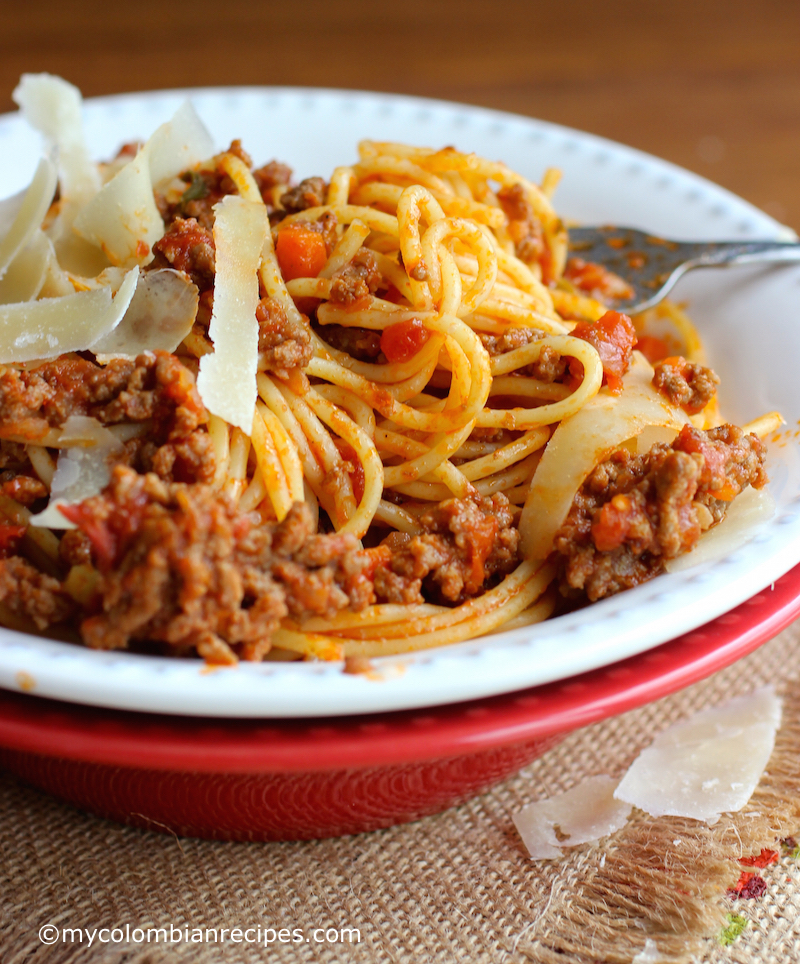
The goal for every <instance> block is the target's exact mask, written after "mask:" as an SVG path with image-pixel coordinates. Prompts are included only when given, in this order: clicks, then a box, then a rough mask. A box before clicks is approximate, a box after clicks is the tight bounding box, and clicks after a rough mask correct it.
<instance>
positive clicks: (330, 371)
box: [0, 78, 779, 662]
mask: <svg viewBox="0 0 800 964" xmlns="http://www.w3.org/2000/svg"><path fill="white" fill-rule="evenodd" d="M51 80H52V78H51ZM59 83H62V82H59ZM24 86H25V85H24V84H23V87H22V88H21V91H22V94H21V95H20V98H21V103H22V104H23V108H25V107H26V105H28V113H29V114H32V113H33V112H32V111H31V110H30V106H29V105H30V99H31V96H33V95H32V94H31V93H30V89H29V90H28V93H25V90H24V89H23V88H24ZM29 88H30V82H29ZM181 123H184V124H187V123H188V124H189V125H191V124H193V123H194V121H192V120H191V118H189V120H188V121H187V120H186V117H183V119H182V121H181ZM176 124H177V120H176V121H173V125H176ZM165 130H166V133H164V131H165ZM160 131H161V133H159V132H156V135H154V136H153V138H151V141H149V142H148V143H147V144H146V145H144V147H141V148H138V149H136V148H134V149H125V150H124V151H123V152H122V153H121V155H120V157H119V158H117V159H116V160H115V161H114V162H112V163H111V164H110V165H107V166H106V167H105V168H101V179H100V180H101V181H102V182H103V183H104V186H100V182H97V183H94V182H91V177H90V175H89V174H88V173H86V172H85V171H84V175H85V176H84V183H93V187H90V188H89V189H87V190H86V191H85V192H84V196H83V197H80V198H75V197H71V196H70V190H69V182H68V178H67V176H66V175H67V173H68V172H67V170H66V169H65V166H64V163H65V162H64V158H63V157H62V164H61V169H60V171H59V177H60V183H61V198H60V200H58V201H56V202H55V203H54V204H53V205H52V206H51V207H50V210H49V213H48V214H47V215H46V217H45V219H44V221H43V222H41V223H39V222H37V223H36V224H34V225H33V229H35V230H33V229H32V231H29V238H28V240H27V242H26V243H27V245H28V247H27V248H24V250H26V251H27V250H28V249H29V248H30V247H31V245H32V244H33V243H34V240H32V239H35V241H36V243H38V244H39V246H40V250H41V251H42V252H43V253H42V256H41V259H40V261H41V264H39V266H38V268H36V270H38V271H39V274H40V275H41V283H40V284H39V285H38V288H37V289H36V291H35V292H34V294H33V295H32V296H31V297H30V298H29V299H27V305H28V307H29V308H30V306H31V305H34V306H41V305H45V304H46V302H47V301H48V299H53V298H60V299H61V302H62V303H63V304H65V305H66V304H67V300H68V298H69V297H70V293H71V292H77V293H79V294H81V293H82V296H89V295H91V296H92V297H94V298H95V302H97V304H98V305H100V302H99V297H100V296H101V295H103V294H104V293H105V292H114V293H115V297H114V299H113V301H110V302H109V303H108V304H107V303H103V305H102V306H100V307H98V308H97V309H96V310H97V312H98V318H100V317H101V314H102V312H105V315H102V318H101V321H102V324H101V321H98V322H97V325H98V328H101V327H102V326H103V325H105V328H106V329H109V331H110V334H109V333H107V332H106V331H105V330H104V331H101V333H100V335H99V336H98V335H97V333H96V332H95V333H93V334H91V336H90V335H88V334H87V335H86V338H85V344H78V343H74V344H73V343H70V346H69V347H68V348H65V350H64V351H59V350H56V351H54V352H50V353H49V354H48V353H45V354H42V353H41V351H39V352H38V353H34V354H33V355H30V356H24V354H19V353H17V354H15V349H14V347H13V345H12V346H11V348H5V347H4V348H3V351H4V352H5V358H4V361H5V362H6V364H5V366H4V368H3V370H2V373H0V440H2V445H3V459H4V468H5V469H6V471H5V472H4V479H5V481H4V482H3V495H2V496H1V497H0V512H2V514H3V518H4V525H3V526H2V527H0V528H2V546H3V555H4V556H5V558H3V559H0V622H3V623H4V624H5V625H7V626H10V627H12V628H17V629H27V630H29V631H42V630H47V631H51V632H62V633H63V632H64V631H66V630H65V627H66V628H67V629H68V628H69V627H74V628H76V629H77V630H78V632H79V633H80V635H81V636H82V638H83V640H84V641H85V642H86V643H88V644H89V645H92V646H99V647H119V646H127V645H131V644H137V645H138V644H152V643H157V644H165V645H166V646H167V649H168V651H170V652H178V653H185V652H198V653H200V654H201V655H202V656H204V657H205V658H206V659H209V660H211V661H215V662H231V661H234V660H235V659H236V658H245V659H262V658H265V657H266V658H270V656H276V655H277V656H279V657H280V658H285V656H286V655H287V654H288V653H295V654H301V655H303V656H305V657H316V658H323V659H338V658H343V657H361V656H376V655H384V654H392V653H398V652H407V651H412V650H419V649H423V648H427V647H432V646H441V645H445V644H449V643H455V642H458V641H461V640H465V639H468V638H472V637H475V636H479V635H483V634H486V633H492V632H496V631H498V630H502V629H503V628H510V627H520V626H524V625H528V624H530V623H533V622H537V621H540V620H543V619H546V618H548V617H549V616H550V615H552V614H553V613H554V611H556V609H557V607H558V606H559V605H561V603H560V602H559V600H563V599H570V598H572V599H576V598H577V599H580V598H584V599H585V598H586V597H587V596H588V598H589V599H596V598H600V597H602V596H604V595H608V594H609V593H611V592H616V591H619V590H620V589H624V588H626V587H627V586H629V585H636V584H637V583H639V582H642V581H644V580H645V579H647V578H650V577H651V576H653V575H656V574H657V573H658V572H660V571H662V568H663V562H664V560H666V559H669V558H672V557H673V556H675V555H677V554H680V553H683V552H686V551H689V550H690V549H691V548H692V546H693V545H694V544H695V543H696V541H697V539H698V538H699V537H700V535H701V533H702V531H704V530H705V529H707V528H709V527H710V526H711V525H714V524H716V523H717V522H719V521H720V520H721V519H722V518H723V516H724V514H725V507H726V506H727V504H728V503H729V502H730V501H731V500H732V499H733V498H734V497H735V496H736V495H738V493H739V492H740V491H741V490H742V489H744V488H745V487H747V486H748V485H752V486H754V487H761V486H763V484H764V482H765V481H766V476H765V475H764V473H763V468H762V463H763V458H764V449H763V445H762V444H761V443H760V442H759V440H758V438H757V437H756V436H755V435H748V434H747V432H746V429H745V431H744V432H743V431H742V430H739V429H735V428H734V427H733V426H724V425H723V424H722V419H721V418H720V416H719V412H718V408H717V403H716V394H715V389H716V377H715V376H714V375H713V373H711V372H710V370H708V369H706V368H705V367H704V364H703V362H704V359H703V357H702V347H701V345H700V341H699V339H698V337H697V334H696V332H695V330H694V328H693V327H692V325H691V323H690V322H689V321H688V319H687V318H686V316H685V315H684V314H683V312H682V311H680V309H678V308H677V307H675V306H670V305H665V306H663V307H662V308H660V309H656V310H653V311H651V312H649V313H648V314H647V315H646V316H642V317H640V318H637V319H635V323H632V322H631V320H630V319H628V318H626V317H625V316H624V315H620V314H618V313H616V312H614V311H611V310H608V306H607V305H606V304H604V303H603V301H604V298H605V297H606V296H608V294H609V291H610V290H613V284H611V282H613V281H614V279H613V278H610V277H609V276H606V277H604V276H603V274H602V272H598V271H594V273H593V274H592V278H593V281H592V286H587V284H586V283H585V280H586V276H587V275H586V272H585V271H583V273H582V274H581V273H580V272H577V271H576V270H575V269H574V265H573V264H572V263H571V262H570V261H569V258H568V254H569V253H568V250H567V234H566V231H565V229H564V226H563V223H562V221H561V220H560V219H559V217H558V216H557V214H556V213H555V210H554V208H553V205H552V202H551V195H552V192H553V190H554V188H555V186H556V184H557V182H558V173H557V172H555V171H547V172H545V174H544V177H543V182H542V183H543V186H542V187H539V186H537V185H536V184H534V183H533V182H531V181H530V180H528V179H526V178H525V177H523V176H521V175H520V174H518V173H515V172H513V171H511V170H510V169H508V168H507V167H506V166H505V165H503V164H501V163H496V162H492V161H488V160H486V159H484V158H480V157H477V156H476V155H474V154H467V153H462V152H459V151H457V150H455V149H453V148H445V149H443V150H434V149H428V148H419V147H410V146H407V145H401V144H393V143H377V142H373V141H365V142H362V143H361V144H360V145H359V157H358V161H357V162H356V163H355V164H352V165H351V166H341V167H337V168H336V169H335V170H334V171H333V173H332V174H331V176H330V179H329V180H328V181H327V182H325V181H323V180H322V179H321V178H308V179H306V180H304V181H302V182H301V183H300V184H299V185H292V183H291V182H290V172H289V171H288V169H286V168H285V167H284V166H283V165H280V164H277V163H276V162H272V163H271V164H268V165H266V166H265V167H263V168H260V169H257V170H254V169H253V166H252V164H251V162H250V159H249V158H248V157H247V155H246V154H245V153H244V151H243V150H242V148H241V146H240V145H239V143H238V142H234V144H232V145H231V147H230V149H229V150H228V151H226V152H224V153H222V154H217V155H214V156H212V157H210V159H206V160H199V159H198V160H197V161H195V162H193V163H191V164H186V165H185V166H184V165H183V164H181V163H180V161H177V162H176V161H175V160H174V159H169V160H171V163H172V164H173V167H172V168H170V166H169V163H166V162H165V161H164V159H163V157H162V154H163V152H164V151H165V150H166V148H165V147H164V144H169V142H170V138H171V137H172V136H173V133H174V127H173V128H172V129H170V128H169V125H165V128H162V129H160ZM72 135H73V136H74V137H76V136H77V134H76V132H75V131H73V132H72ZM193 136H194V135H193ZM198 136H200V135H198ZM175 137H176V138H177V135H175ZM55 139H56V142H57V141H58V137H57V136H56V138H55ZM201 140H202V137H201ZM58 146H59V145H58V143H56V147H58ZM159 152H161V153H159ZM185 153H186V152H185V151H184V154H185ZM189 153H191V151H189ZM78 166H79V165H78ZM154 170H158V171H159V175H158V176H157V175H156V174H155V173H154ZM164 171H167V174H164ZM78 173H79V174H80V171H79V172H78ZM72 174H73V176H74V175H75V171H74V170H73V171H72ZM92 176H94V175H92ZM134 183H135V185H136V186H135V187H134V186H132V185H134ZM142 184H144V188H142V186H141V185H142ZM137 191H139V192H140V193H139V194H138V195H137V193H136V192H137ZM142 191H143V192H144V194H142V193H141V192H142ZM147 192H149V195H148V194H147ZM86 194H88V199H87V197H86ZM145 195H146V197H145V201H146V202H147V203H146V204H144V202H142V197H143V196H145ZM137 198H138V200H139V201H140V202H141V203H140V206H139V208H136V210H137V211H140V210H142V209H143V205H144V207H147V206H148V205H149V207H147V210H148V211H149V210H150V209H151V208H152V212H151V213H149V214H147V216H144V215H142V216H139V215H137V216H138V217H139V221H136V218H134V217H133V214H131V217H130V218H129V219H128V222H135V223H133V226H132V227H131V226H130V225H129V224H128V222H125V224H126V225H127V226H126V227H125V230H124V231H123V230H122V228H120V225H119V221H120V214H119V206H120V204H121V205H122V208H123V211H125V210H127V209H129V210H130V211H131V212H132V211H133V210H134V207H135V204H136V202H137ZM111 200H114V203H115V204H116V207H115V208H114V212H115V213H114V214H113V215H109V214H108V209H109V208H110V206H111ZM126 205H127V209H126ZM115 218H116V221H115ZM122 220H123V221H124V218H122ZM125 231H127V232H128V234H125ZM41 239H44V240H43V241H42V240H41ZM0 253H2V252H1V251H0ZM29 260H30V258H29ZM15 266H16V267H15ZM8 271H10V272H11V275H12V276H14V273H15V271H18V272H21V271H22V268H21V267H20V262H19V258H18V257H16V256H15V257H14V258H12V259H11V261H10V262H9V266H8ZM137 272H138V274H137ZM167 275H169V277H167ZM173 276H174V277H173ZM125 279H129V280H127V281H126V280H125ZM130 279H132V280H130ZM137 279H138V280H137ZM176 279H177V280H176ZM134 281H135V284H136V287H135V291H136V294H135V295H134V298H133V300H131V297H130V293H129V294H128V300H129V304H130V307H128V308H127V310H126V309H125V308H124V307H123V308H120V310H119V311H118V312H117V314H119V316H120V317H118V318H117V319H116V324H112V323H111V322H106V321H103V320H102V319H104V318H106V317H107V316H108V317H110V315H109V312H111V313H113V310H114V307H115V306H117V307H119V306H120V304H121V301H122V297H123V289H124V285H125V284H126V283H127V284H128V285H129V288H130V290H131V291H133V290H134ZM157 282H158V285H168V287H169V288H170V289H175V290H174V291H173V290H171V291H170V299H171V300H169V299H166V298H165V297H162V295H161V294H159V288H158V286H157V284H156V283H157ZM146 285H149V286H150V287H149V288H147V292H148V297H149V298H150V299H151V301H150V302H148V304H149V305H150V307H149V308H148V309H147V311H146V312H144V314H146V315H147V318H148V324H150V323H151V322H152V319H153V317H155V318H156V322H157V324H156V325H155V327H156V328H158V332H157V334H158V338H161V337H162V332H161V329H162V328H170V327H171V328H172V329H176V330H177V327H179V325H177V324H176V321H175V316H176V313H177V309H176V308H175V307H174V304H175V303H177V302H178V300H179V299H181V300H180V304H181V305H182V306H183V308H182V311H183V315H182V317H183V322H182V324H183V328H182V329H181V330H180V332H179V334H178V335H177V336H174V337H173V340H174V339H175V338H177V340H175V343H174V344H172V345H170V346H169V347H168V348H167V349H164V347H163V344H162V342H161V341H158V340H156V341H154V342H153V343H152V344H150V343H144V344H139V343H137V341H136V336H135V333H133V334H132V333H131V332H130V331H127V332H126V331H125V330H124V329H125V326H126V324H127V323H128V322H129V320H130V318H131V312H134V314H135V315H136V317H137V318H139V317H140V314H141V312H140V313H139V314H137V313H136V312H137V311H139V309H136V310H135V309H134V306H135V305H137V301H136V298H138V297H140V290H141V289H142V288H143V286H146ZM181 285H183V286H184V287H185V290H183V289H181V290H180V291H178V290H177V289H178V288H179V287H180V286H181ZM154 289H155V294H154V293H153V290H154ZM73 297H74V295H73ZM142 297H144V296H142ZM187 298H188V299H194V300H192V301H191V306H190V308H188V310H187V309H186V305H187V304H188V301H187ZM37 299H38V300H37ZM82 304H88V300H87V299H86V298H85V299H84V302H82ZM93 304H94V302H93ZM16 307H18V306H15V305H11V306H9V311H8V315H9V317H11V315H12V312H11V310H10V309H15V308H16ZM101 308H102V312H101ZM2 310H5V309H4V308H3V306H0V311H2ZM65 310H66V308H65ZM93 310H94V309H93ZM31 317H32V316H31ZM659 326H660V327H659ZM665 326H666V327H665ZM128 327H129V328H131V329H132V328H133V327H135V326H133V325H132V324H129V325H128ZM140 328H141V326H140ZM139 330H140V329H137V331H139ZM120 332H122V333H121V334H120ZM665 332H666V334H665ZM115 333H116V335H115ZM61 337H62V336H61V335H60V334H58V333H56V334H55V335H53V338H54V339H55V341H56V344H58V339H59V338H61ZM115 337H116V339H117V341H116V342H115V341H114V340H113V339H114V338H115ZM148 337H149V336H148ZM153 337H155V336H153ZM637 338H638V339H639V346H640V348H641V349H642V350H643V351H644V352H645V354H642V353H641V352H640V351H637V350H636V349H635V346H636V343H637ZM109 339H111V341H109ZM24 340H25V339H24V338H23V339H22V342H24ZM17 342H18V343H19V342H20V339H19V338H18V339H17ZM64 344H66V341H65V342H64ZM149 349H154V350H153V351H151V350H149ZM76 350H81V352H82V353H81V354H80V355H78V354H75V351H76ZM645 355H647V357H645ZM648 359H649V360H648ZM71 419H72V421H70V420H71ZM76 419H77V420H78V422H80V424H78V423H77V422H76V421H75V420H76ZM81 420H82V421H81ZM778 423H779V416H777V415H770V416H766V417H764V418H762V419H760V420H759V421H758V422H757V423H754V425H753V429H754V431H756V432H757V434H758V435H759V436H762V437H763V436H764V435H766V434H767V433H768V432H770V431H772V430H774V428H775V427H776V425H777V424H778ZM648 432H650V433H653V432H655V433H656V434H655V435H653V437H652V439H651V440H650V441H649V442H648V443H647V445H646V446H644V443H642V446H644V447H642V450H641V451H638V450H637V448H636V441H635V440H636V438H637V437H639V438H645V437H647V434H648ZM70 433H71V434H70ZM640 447H641V446H640ZM87 453H90V454H88V455H87ZM91 453H94V455H92V454H91ZM68 469H69V470H70V471H71V472H72V477H73V478H74V477H75V476H76V475H77V477H78V478H79V479H80V478H83V482H84V485H83V488H81V487H80V485H79V486H78V487H77V488H75V487H74V486H73V487H72V488H70V486H69V485H68V484H65V481H64V476H66V475H67V474H68V472H67V470H68ZM48 497H49V504H48ZM46 505H48V508H47V509H46V510H45V511H44V512H41V511H40V512H39V513H34V514H33V516H32V513H31V509H33V510H37V509H38V510H41V509H43V507H44V506H46ZM301 506H302V508H301ZM31 520H33V521H31ZM66 520H68V521H66ZM68 525H72V526H73V527H75V528H72V529H67V530H66V533H64V531H63V530H64V528H65V527H66V526H68ZM558 589H560V590H561V592H560V593H559V592H558Z"/></svg>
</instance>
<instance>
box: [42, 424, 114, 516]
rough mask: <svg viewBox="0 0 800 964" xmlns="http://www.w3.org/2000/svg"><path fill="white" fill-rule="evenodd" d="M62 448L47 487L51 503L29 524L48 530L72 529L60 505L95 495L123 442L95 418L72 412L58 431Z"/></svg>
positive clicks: (108, 476) (105, 479)
mask: <svg viewBox="0 0 800 964" xmlns="http://www.w3.org/2000/svg"><path fill="white" fill-rule="evenodd" d="M70 443H71V447H69V448H62V449H61V451H60V452H59V453H58V462H57V463H56V472H55V475H54V476H53V482H52V484H51V486H50V502H49V503H48V505H47V508H45V509H44V510H43V511H42V512H39V513H37V514H36V515H32V516H31V517H30V520H29V524H30V525H32V526H39V527H45V528H48V529H74V528H75V526H74V524H73V523H72V522H69V521H68V520H67V519H66V518H65V517H64V516H63V515H62V514H61V512H60V511H59V509H58V506H60V505H73V504H74V503H76V502H82V501H83V500H84V499H88V498H90V497H91V496H93V495H98V494H99V493H100V492H102V490H103V489H104V488H105V487H106V486H107V485H108V483H109V480H110V478H111V472H110V468H109V460H110V459H111V458H112V457H113V456H114V455H115V454H118V453H119V452H121V451H122V443H121V442H120V441H119V439H118V438H117V437H116V436H115V435H114V434H113V433H111V432H110V431H109V430H108V429H107V428H103V426H102V425H101V424H100V423H99V422H98V421H97V419H95V418H88V417H86V416H84V415H71V416H70V417H69V418H68V419H67V421H66V422H65V423H64V426H63V428H62V430H61V439H60V444H61V445H64V446H66V445H68V444H70Z"/></svg>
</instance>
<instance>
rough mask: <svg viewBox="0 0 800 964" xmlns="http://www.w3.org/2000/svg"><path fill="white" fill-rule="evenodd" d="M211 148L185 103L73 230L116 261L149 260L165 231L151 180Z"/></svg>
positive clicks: (201, 157) (197, 159)
mask: <svg viewBox="0 0 800 964" xmlns="http://www.w3.org/2000/svg"><path fill="white" fill-rule="evenodd" d="M213 150H214V144H213V141H212V140H211V135H210V134H209V133H208V131H207V130H206V128H205V127H204V126H203V123H202V121H201V120H200V118H199V117H198V116H197V114H196V113H195V110H194V108H193V107H192V105H191V104H190V103H188V102H187V103H185V104H184V105H183V106H182V107H180V108H179V109H178V111H177V112H176V113H175V115H174V116H173V117H172V119H171V120H169V121H167V123H166V124H162V125H161V126H160V127H159V128H157V129H156V131H155V132H154V133H153V134H152V136H151V137H150V139H149V140H148V141H147V143H146V144H145V145H144V147H142V149H141V150H140V151H139V152H138V153H137V154H136V156H135V157H134V158H133V159H132V160H130V161H129V162H128V163H127V164H125V165H124V166H123V167H121V168H120V169H119V170H118V171H117V172H116V174H114V176H113V177H112V178H111V180H110V181H108V183H107V184H104V185H103V187H102V188H101V189H100V191H99V193H98V194H97V195H96V196H95V197H94V198H93V199H92V201H91V202H90V203H89V204H87V205H86V207H85V208H84V209H83V210H82V211H81V212H80V214H78V216H77V217H76V218H75V221H74V228H75V231H76V232H77V233H78V234H79V235H80V236H81V237H82V238H84V239H85V240H86V241H89V242H91V243H92V244H95V245H97V247H99V248H100V249H101V250H102V251H103V253H104V254H105V255H106V257H107V258H108V260H109V261H110V262H111V263H112V264H114V265H121V266H123V267H131V266H132V265H134V264H139V265H144V264H147V263H148V262H149V261H151V260H152V256H153V255H152V248H153V245H154V244H155V243H156V241H158V240H159V238H161V236H162V235H163V234H164V222H163V220H162V219H161V214H160V213H159V211H158V208H157V207H156V203H155V200H154V199H153V185H154V184H158V183H159V182H161V181H163V180H165V179H167V178H172V177H175V176H176V175H177V174H179V173H180V172H181V171H185V170H186V169H187V168H189V167H193V166H194V165H196V164H198V163H200V161H202V160H204V159H205V158H207V157H208V156H209V155H210V154H212V153H213Z"/></svg>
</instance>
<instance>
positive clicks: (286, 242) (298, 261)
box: [275, 221, 328, 281]
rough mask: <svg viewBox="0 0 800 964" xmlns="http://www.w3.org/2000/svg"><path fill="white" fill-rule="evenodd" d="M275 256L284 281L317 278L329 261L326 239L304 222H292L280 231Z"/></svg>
mask: <svg viewBox="0 0 800 964" xmlns="http://www.w3.org/2000/svg"><path fill="white" fill-rule="evenodd" d="M275 254H276V256H277V258H278V264H279V265H280V269H281V274H282V275H283V280H284V281H292V280H293V279H294V278H316V277H317V275H318V274H319V273H320V271H321V270H322V268H323V267H324V265H325V262H326V261H327V260H328V250H327V248H326V247H325V240H324V238H323V237H322V235H321V234H320V233H319V231H315V230H314V229H313V228H311V227H309V226H308V224H303V222H302V221H290V222H289V224H285V225H284V226H283V227H282V228H281V229H280V231H279V232H278V241H277V243H276V245H275Z"/></svg>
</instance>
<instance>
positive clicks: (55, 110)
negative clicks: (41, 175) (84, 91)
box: [12, 74, 100, 203]
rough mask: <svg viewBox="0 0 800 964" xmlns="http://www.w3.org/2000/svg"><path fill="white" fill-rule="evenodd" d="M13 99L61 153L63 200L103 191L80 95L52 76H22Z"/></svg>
mask: <svg viewBox="0 0 800 964" xmlns="http://www.w3.org/2000/svg"><path fill="white" fill-rule="evenodd" d="M12 96H13V98H14V101H15V103H16V104H18V105H19V108H20V110H21V111H22V113H23V115H24V116H25V119H26V120H27V121H28V123H29V124H31V126H32V127H35V128H36V129H37V130H38V131H41V133H42V134H44V136H45V137H46V138H47V140H48V141H49V143H50V144H51V145H52V146H53V147H55V148H56V150H57V151H58V169H59V170H58V173H59V179H60V182H61V195H62V197H64V198H69V199H70V200H71V201H75V202H77V203H85V202H86V201H88V200H89V199H90V198H91V197H93V196H94V195H95V194H96V193H97V191H98V190H99V188H100V174H99V172H98V170H97V168H96V166H95V165H94V164H93V163H92V159H91V157H90V155H89V149H88V148H87V146H86V139H85V137H84V133H83V118H82V117H81V106H82V103H83V100H82V98H81V92H80V91H79V90H78V88H77V87H73V85H72V84H68V83H67V82H66V81H65V80H62V79H61V78H60V77H54V76H53V75H52V74H23V75H22V79H21V80H20V82H19V85H18V87H17V89H16V90H15V91H14V93H13V95H12Z"/></svg>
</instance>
